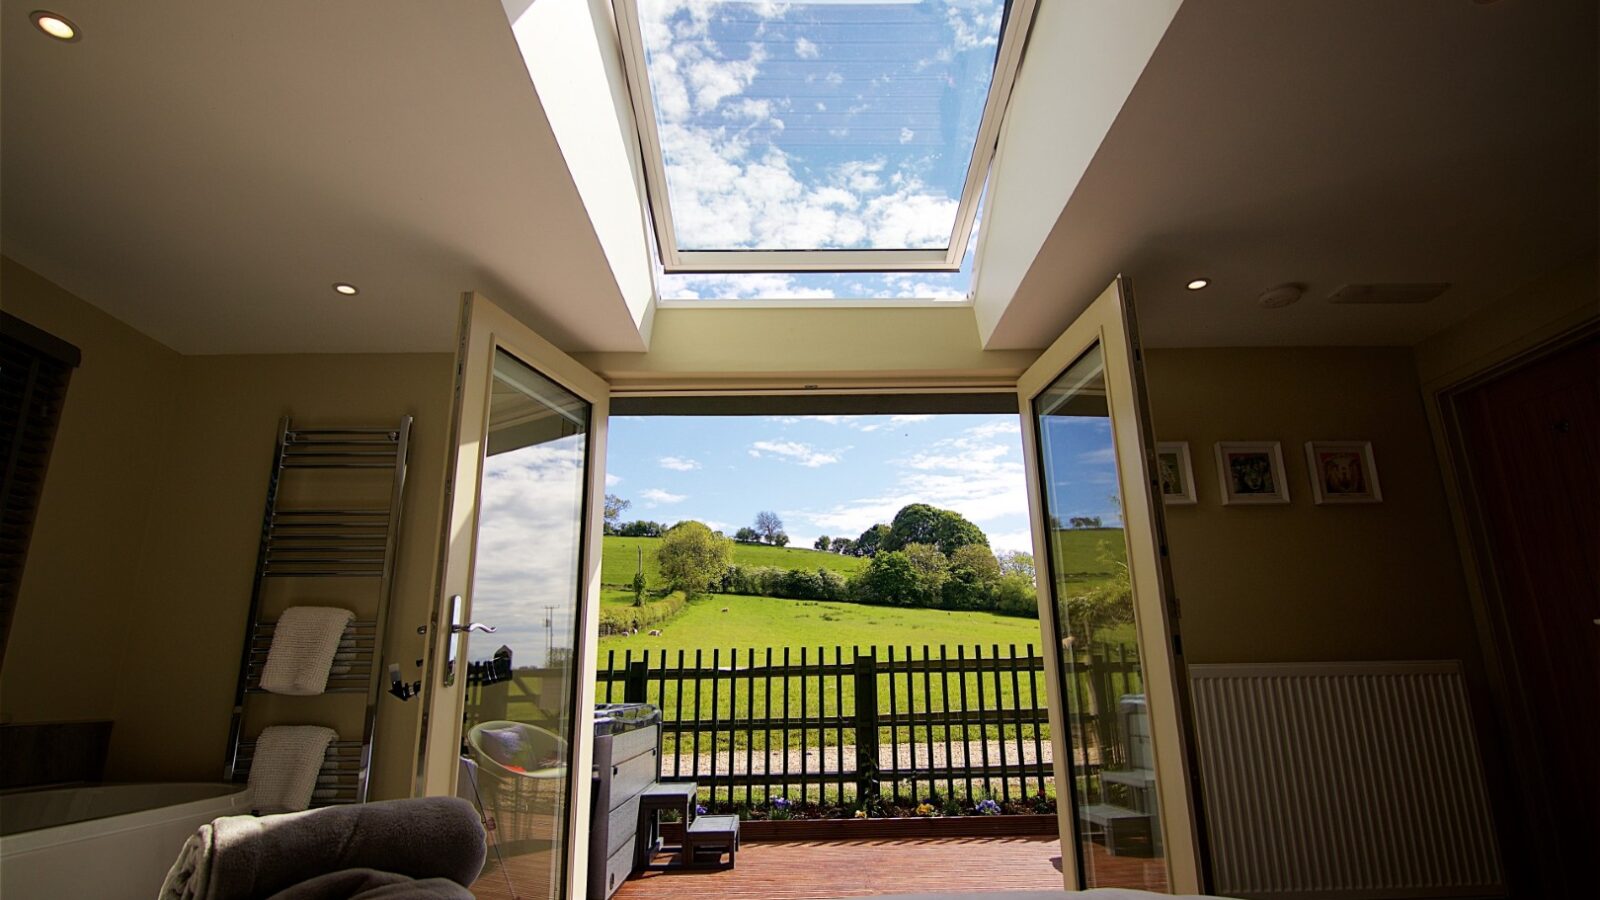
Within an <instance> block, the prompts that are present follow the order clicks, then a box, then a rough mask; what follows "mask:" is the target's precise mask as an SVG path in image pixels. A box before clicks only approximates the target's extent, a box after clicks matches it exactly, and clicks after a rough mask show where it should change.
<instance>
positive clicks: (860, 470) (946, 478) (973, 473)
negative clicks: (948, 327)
mask: <svg viewBox="0 0 1600 900" xmlns="http://www.w3.org/2000/svg"><path fill="white" fill-rule="evenodd" d="M1053 429H1054V432H1055V434H1058V435H1059V438H1058V439H1057V440H1056V442H1055V443H1056V444H1057V446H1058V447H1059V448H1060V451H1061V452H1059V453H1057V454H1054V462H1053V467H1054V470H1055V472H1056V473H1057V475H1058V477H1057V479H1056V483H1057V489H1056V499H1057V503H1058V508H1059V509H1062V510H1068V512H1066V513H1065V514H1066V515H1080V514H1081V515H1100V516H1104V517H1106V521H1107V523H1108V524H1110V522H1111V521H1113V520H1114V519H1115V518H1117V517H1116V515H1115V512H1114V510H1112V509H1111V504H1110V501H1109V499H1108V498H1109V496H1110V494H1111V492H1112V490H1114V487H1111V486H1110V485H1111V484H1112V482H1114V480H1115V479H1114V469H1113V468H1112V463H1111V462H1110V460H1109V458H1108V457H1107V456H1106V455H1105V454H1104V453H1103V452H1101V448H1102V446H1103V445H1104V444H1105V442H1106V441H1108V440H1109V438H1108V436H1107V432H1106V431H1105V429H1104V428H1103V427H1102V426H1100V425H1098V424H1096V422H1094V421H1087V422H1084V423H1082V424H1077V423H1062V424H1060V425H1056V426H1053ZM606 473H607V481H608V485H609V487H608V490H609V491H610V492H611V493H614V494H617V495H619V496H621V497H624V498H626V499H628V500H629V501H631V502H632V504H633V506H632V507H631V508H630V509H629V510H628V511H627V512H626V513H625V514H624V515H623V518H624V519H653V520H656V521H660V522H666V523H667V524H669V525H670V524H672V523H674V522H677V521H680V520H684V519H698V520H700V521H702V522H706V523H707V524H709V525H711V526H712V527H714V528H718V529H721V530H723V531H725V532H726V533H728V534H732V533H733V532H734V531H735V530H736V529H738V528H739V527H741V526H744V525H749V524H751V523H752V522H753V521H754V520H755V515H756V513H757V512H759V511H761V510H764V509H770V510H773V511H775V512H777V513H778V515H779V516H781V517H782V518H783V521H784V525H785V527H786V530H787V532H788V534H789V536H790V538H791V539H792V542H793V544H795V545H798V546H810V545H811V542H812V541H814V540H815V539H816V537H817V536H818V535H820V534H827V535H830V536H834V537H838V536H844V537H850V538H854V537H856V536H858V535H859V534H860V533H861V532H862V531H864V530H866V529H867V528H868V527H870V526H871V525H873V524H875V523H877V522H888V521H889V520H890V519H891V518H893V516H894V514H895V512H896V511H898V510H899V509H900V507H902V506H904V505H906V504H907V503H931V504H933V505H935V506H939V507H944V508H947V509H954V510H956V511H958V512H960V513H962V514H963V515H965V516H966V517H967V518H969V519H971V520H972V521H973V522H975V523H977V524H978V526H979V527H980V528H982V529H983V530H984V532H985V533H986V534H988V535H989V539H990V543H991V545H992V546H994V547H995V549H996V550H1031V539H1030V538H1029V533H1028V505H1027V485H1026V483H1025V482H1024V475H1023V467H1022V436H1021V431H1020V426H1019V424H1018V418H1017V417H1016V416H1014V415H948V416H922V415H915V416H781V417H780V416H728V417H681V416H672V417H665V416H663V417H654V416H613V417H612V418H611V420H610V433H609V448H608V450H607V459H606Z"/></svg>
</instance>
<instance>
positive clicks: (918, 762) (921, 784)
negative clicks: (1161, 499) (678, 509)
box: [595, 644, 1138, 805]
mask: <svg viewBox="0 0 1600 900" xmlns="http://www.w3.org/2000/svg"><path fill="white" fill-rule="evenodd" d="M920 649H921V655H920V657H919V656H918V655H917V654H915V653H914V652H913V648H911V647H909V646H907V647H903V648H895V647H889V648H884V650H883V655H882V656H880V655H879V649H878V648H876V647H874V648H868V649H865V650H863V649H860V648H853V649H851V650H850V651H849V652H850V653H851V655H850V656H848V657H847V656H846V652H847V649H846V648H843V647H833V648H822V647H818V648H810V647H802V648H797V649H790V648H784V649H782V650H778V651H774V650H773V649H771V648H768V649H766V650H764V651H763V652H762V653H761V655H760V656H759V657H758V656H757V652H756V651H755V650H745V651H743V652H742V653H741V652H740V651H737V650H735V651H728V652H724V651H722V650H711V651H703V650H697V651H694V652H693V654H692V655H691V654H689V653H688V652H686V651H682V650H680V651H677V652H676V654H671V655H669V653H668V651H665V650H662V651H659V652H657V653H648V652H646V653H643V654H640V655H638V656H635V654H634V653H633V651H631V650H629V651H625V652H624V653H623V654H621V658H620V659H619V658H618V657H619V655H618V654H617V652H616V651H614V650H613V651H608V652H607V654H606V658H605V659H604V660H603V661H602V662H603V665H602V666H601V668H600V671H599V672H597V673H596V675H595V679H596V682H597V685H596V688H597V691H598V695H599V699H601V700H603V701H605V702H618V701H621V702H646V703H652V704H655V705H656V706H658V707H659V708H660V709H661V710H662V716H663V726H662V731H663V735H664V737H663V753H662V760H661V775H662V779H663V780H665V781H679V782H683V781H694V782H697V783H699V784H700V785H701V787H702V788H703V789H705V790H706V792H707V794H708V797H709V799H711V800H713V801H720V800H725V801H727V802H729V803H739V802H743V803H746V804H752V805H753V804H755V803H756V802H758V800H759V802H762V803H768V802H770V801H771V800H772V799H773V798H774V797H780V796H782V797H789V798H790V799H796V798H800V797H804V798H808V799H817V800H828V799H836V800H838V801H840V802H852V801H853V800H854V799H855V798H859V797H862V796H871V795H888V796H890V797H909V798H916V799H919V800H920V799H926V798H928V797H929V796H931V795H933V794H942V795H943V796H945V797H950V798H960V797H962V796H965V798H966V799H967V801H968V802H974V801H976V800H978V799H982V798H983V797H985V796H990V797H993V798H994V799H997V800H1001V801H1010V800H1012V799H1020V798H1022V797H1023V796H1025V795H1028V794H1030V793H1044V792H1045V791H1046V789H1047V785H1048V783H1049V782H1050V780H1051V776H1052V768H1051V763H1050V762H1049V756H1048V752H1047V751H1048V748H1049V745H1050V738H1049V730H1048V729H1049V721H1048V712H1047V708H1046V705H1045V692H1044V687H1043V684H1042V682H1043V681H1044V660H1043V658H1042V657H1040V656H1038V655H1036V654H1035V652H1034V648H1033V646H1032V645H1031V644H1030V645H1027V646H1026V647H1025V648H1023V649H1024V652H1022V653H1018V652H1017V650H1018V648H1017V646H1016V645H1008V646H1007V647H1006V648H1005V649H1006V650H1007V651H1009V652H1007V653H1002V648H1001V646H1000V645H997V644H991V645H990V646H989V648H988V653H987V654H986V653H985V652H984V648H983V647H973V648H968V647H965V646H958V647H947V646H940V647H929V646H926V645H925V646H923V647H922V648H920ZM969 649H970V650H971V651H972V652H971V653H970V655H969V653H968V651H969ZM829 650H831V654H830V653H829V652H828V651H829ZM830 655H831V657H832V658H831V659H829V656H830ZM1131 656H1132V654H1130V653H1129V652H1128V651H1127V649H1126V648H1100V647H1097V648H1095V651H1094V652H1087V653H1080V654H1079V655H1078V658H1077V659H1075V660H1073V669H1074V673H1073V675H1072V676H1071V677H1070V679H1069V680H1070V681H1071V683H1072V685H1073V690H1075V691H1076V692H1077V695H1076V696H1074V697H1073V698H1071V699H1070V700H1069V707H1070V708H1071V709H1072V715H1071V716H1070V717H1069V719H1070V724H1071V726H1072V729H1073V735H1072V737H1073V743H1074V749H1075V753H1076V754H1077V755H1078V770H1079V773H1080V774H1092V773H1093V772H1094V771H1096V770H1098V768H1099V767H1100V765H1102V764H1109V763H1112V762H1115V759H1114V758H1113V757H1117V756H1120V752H1121V751H1120V748H1121V744H1122V741H1121V740H1120V735H1118V734H1116V733H1115V732H1116V729H1117V728H1118V717H1117V716H1116V715H1115V714H1114V711H1115V708H1116V698H1117V697H1118V696H1120V695H1121V694H1123V693H1133V692H1135V691H1136V690H1137V680H1138V678H1137V673H1138V661H1137V659H1134V658H1131ZM619 663H620V665H618V664H619ZM830 751H831V752H830ZM885 751H887V752H885ZM741 757H742V759H741Z"/></svg>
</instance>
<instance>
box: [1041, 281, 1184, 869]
mask: <svg viewBox="0 0 1600 900" xmlns="http://www.w3.org/2000/svg"><path fill="white" fill-rule="evenodd" d="M1124 291H1125V285H1124V284H1123V282H1122V281H1120V280H1119V281H1118V282H1117V283H1116V284H1113V285H1112V286H1111V288H1109V289H1108V290H1107V291H1106V292H1105V293H1104V294H1102V295H1101V296H1100V298H1099V299H1097V300H1095V301H1094V303H1092V304H1090V306H1089V307H1088V309H1086V310H1085V311H1084V312H1083V314H1082V315H1080V316H1079V318H1078V319H1077V320H1076V321H1074V322H1073V324H1072V325H1071V326H1069V328H1068V330H1067V331H1066V333H1065V334H1063V335H1062V336H1061V338H1060V339H1059V340H1057V341H1056V343H1055V344H1054V345H1053V346H1051V347H1050V349H1049V350H1047V351H1045V353H1044V354H1042V355H1041V356H1040V359H1039V361H1038V362H1036V363H1035V364H1034V366H1033V367H1032V368H1030V369H1029V370H1028V372H1026V373H1025V374H1024V375H1023V377H1022V378H1021V379H1019V384H1018V391H1019V395H1020V396H1019V400H1020V402H1021V410H1022V413H1023V416H1024V418H1025V419H1026V420H1027V424H1026V426H1025V428H1024V441H1023V444H1024V452H1025V454H1026V456H1027V463H1028V469H1029V476H1030V480H1031V481H1032V484H1030V486H1029V501H1030V507H1031V513H1032V518H1033V520H1034V521H1033V529H1034V549H1035V558H1036V559H1038V560H1039V562H1040V566H1039V579H1038V581H1039V598H1040V626H1041V628H1042V629H1043V630H1044V632H1045V633H1044V638H1045V642H1046V643H1047V644H1049V645H1050V646H1052V647H1053V648H1054V650H1053V653H1050V654H1047V655H1046V657H1047V659H1046V667H1047V669H1048V670H1049V672H1050V675H1051V676H1052V678H1051V680H1052V687H1053V688H1054V691H1053V694H1052V697H1051V731H1052V735H1053V739H1054V741H1055V743H1056V746H1055V757H1056V759H1057V760H1060V761H1061V762H1059V763H1058V765H1057V796H1058V797H1059V798H1061V799H1062V801H1063V802H1061V804H1060V809H1061V815H1062V818H1063V821H1062V827H1061V833H1062V840H1063V842H1064V846H1063V851H1064V852H1063V857H1064V858H1066V859H1069V860H1075V861H1076V866H1075V867H1072V868H1073V871H1069V872H1068V873H1067V876H1068V878H1067V881H1068V887H1069V888H1106V887H1117V888H1136V889H1142V890H1150V891H1174V892H1177V893H1195V892H1197V891H1198V889H1199V886H1200V881H1201V875H1200V871H1199V869H1200V862H1199V858H1200V855H1199V852H1198V845H1197V843H1196V841H1197V836H1196V832H1195V811H1194V807H1193V796H1192V791H1191V788H1190V780H1189V777H1188V772H1189V768H1190V763H1189V750H1188V744H1189V742H1188V740H1187V738H1186V737H1185V730H1184V728H1183V726H1182V722H1183V721H1184V715H1183V711H1182V708H1181V704H1182V703H1183V702H1184V696H1185V695H1184V693H1183V691H1182V688H1181V677H1182V676H1181V672H1182V660H1181V659H1180V658H1179V657H1178V655H1177V652H1176V647H1177V646H1178V645H1177V642H1176V641H1175V640H1174V637H1175V630H1174V627H1173V621H1174V619H1175V616H1174V615H1172V614H1171V613H1172V610H1171V609H1170V607H1169V603H1170V597H1171V589H1170V578H1169V575H1168V572H1167V566H1166V561H1165V556H1164V551H1163V550H1162V548H1163V547H1164V544H1165V541H1164V539H1163V538H1162V537H1161V531H1162V524H1161V518H1160V508H1159V506H1158V505H1157V504H1158V503H1159V498H1158V497H1155V496H1154V495H1153V488H1152V484H1151V471H1150V465H1149V460H1150V459H1151V453H1150V450H1151V447H1152V444H1153V441H1152V440H1151V437H1150V434H1149V429H1148V425H1147V417H1146V416H1145V414H1144V400H1143V396H1142V393H1143V388H1142V384H1143V382H1142V372H1141V371H1140V368H1139V363H1138V351H1137V346H1136V334H1135V332H1134V329H1133V321H1132V318H1131V308H1130V307H1129V305H1128V303H1127V301H1126V295H1125V293H1124Z"/></svg>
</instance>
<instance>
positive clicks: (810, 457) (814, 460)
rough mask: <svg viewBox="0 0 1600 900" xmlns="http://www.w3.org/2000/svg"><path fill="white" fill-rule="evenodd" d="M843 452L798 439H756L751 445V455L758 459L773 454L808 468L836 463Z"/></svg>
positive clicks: (772, 455)
mask: <svg viewBox="0 0 1600 900" xmlns="http://www.w3.org/2000/svg"><path fill="white" fill-rule="evenodd" d="M842 452H843V451H826V450H818V449H817V448H815V447H813V446H811V445H810V444H802V443H800V442H798V441H756V442H755V443H753V444H751V445H750V455H751V456H752V457H754V458H756V459H761V458H764V457H768V456H771V457H776V458H778V459H781V460H784V461H785V462H792V463H796V464H798V465H802V466H805V467H806V468H808V469H815V468H818V467H820V466H826V465H830V464H832V463H836V462H838V461H839V460H840V458H841V457H840V456H839V454H840V453H842Z"/></svg>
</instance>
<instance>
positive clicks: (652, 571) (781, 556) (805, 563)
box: [600, 535, 868, 588]
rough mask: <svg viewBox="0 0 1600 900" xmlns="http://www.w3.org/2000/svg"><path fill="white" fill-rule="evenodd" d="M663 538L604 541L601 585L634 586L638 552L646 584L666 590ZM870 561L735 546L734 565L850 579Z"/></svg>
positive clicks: (814, 552) (789, 549) (767, 546)
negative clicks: (660, 553) (660, 558)
mask: <svg viewBox="0 0 1600 900" xmlns="http://www.w3.org/2000/svg"><path fill="white" fill-rule="evenodd" d="M660 546H661V538H637V537H616V536H614V535H607V536H606V537H605V539H604V541H603V545H602V554H601V560H600V583H601V584H613V585H626V584H631V583H632V582H633V573H634V572H636V571H638V566H639V555H640V554H639V551H640V550H643V551H644V577H645V582H646V583H647V584H649V585H650V587H652V588H660V587H663V586H664V585H662V584H661V583H660V582H661V571H660V568H659V567H658V566H657V565H656V548H657V547H660ZM867 562H868V560H866V559H863V558H861V557H858V556H841V555H839V554H837V553H823V552H822V551H821V550H810V549H807V548H804V547H773V546H771V545H770V544H734V545H733V564H734V565H736V566H775V567H777V568H779V569H803V570H806V571H814V570H816V569H830V570H832V571H834V572H838V573H840V574H841V575H845V576H849V575H853V574H855V573H856V572H859V571H860V570H861V569H863V568H865V567H866V565H867Z"/></svg>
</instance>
